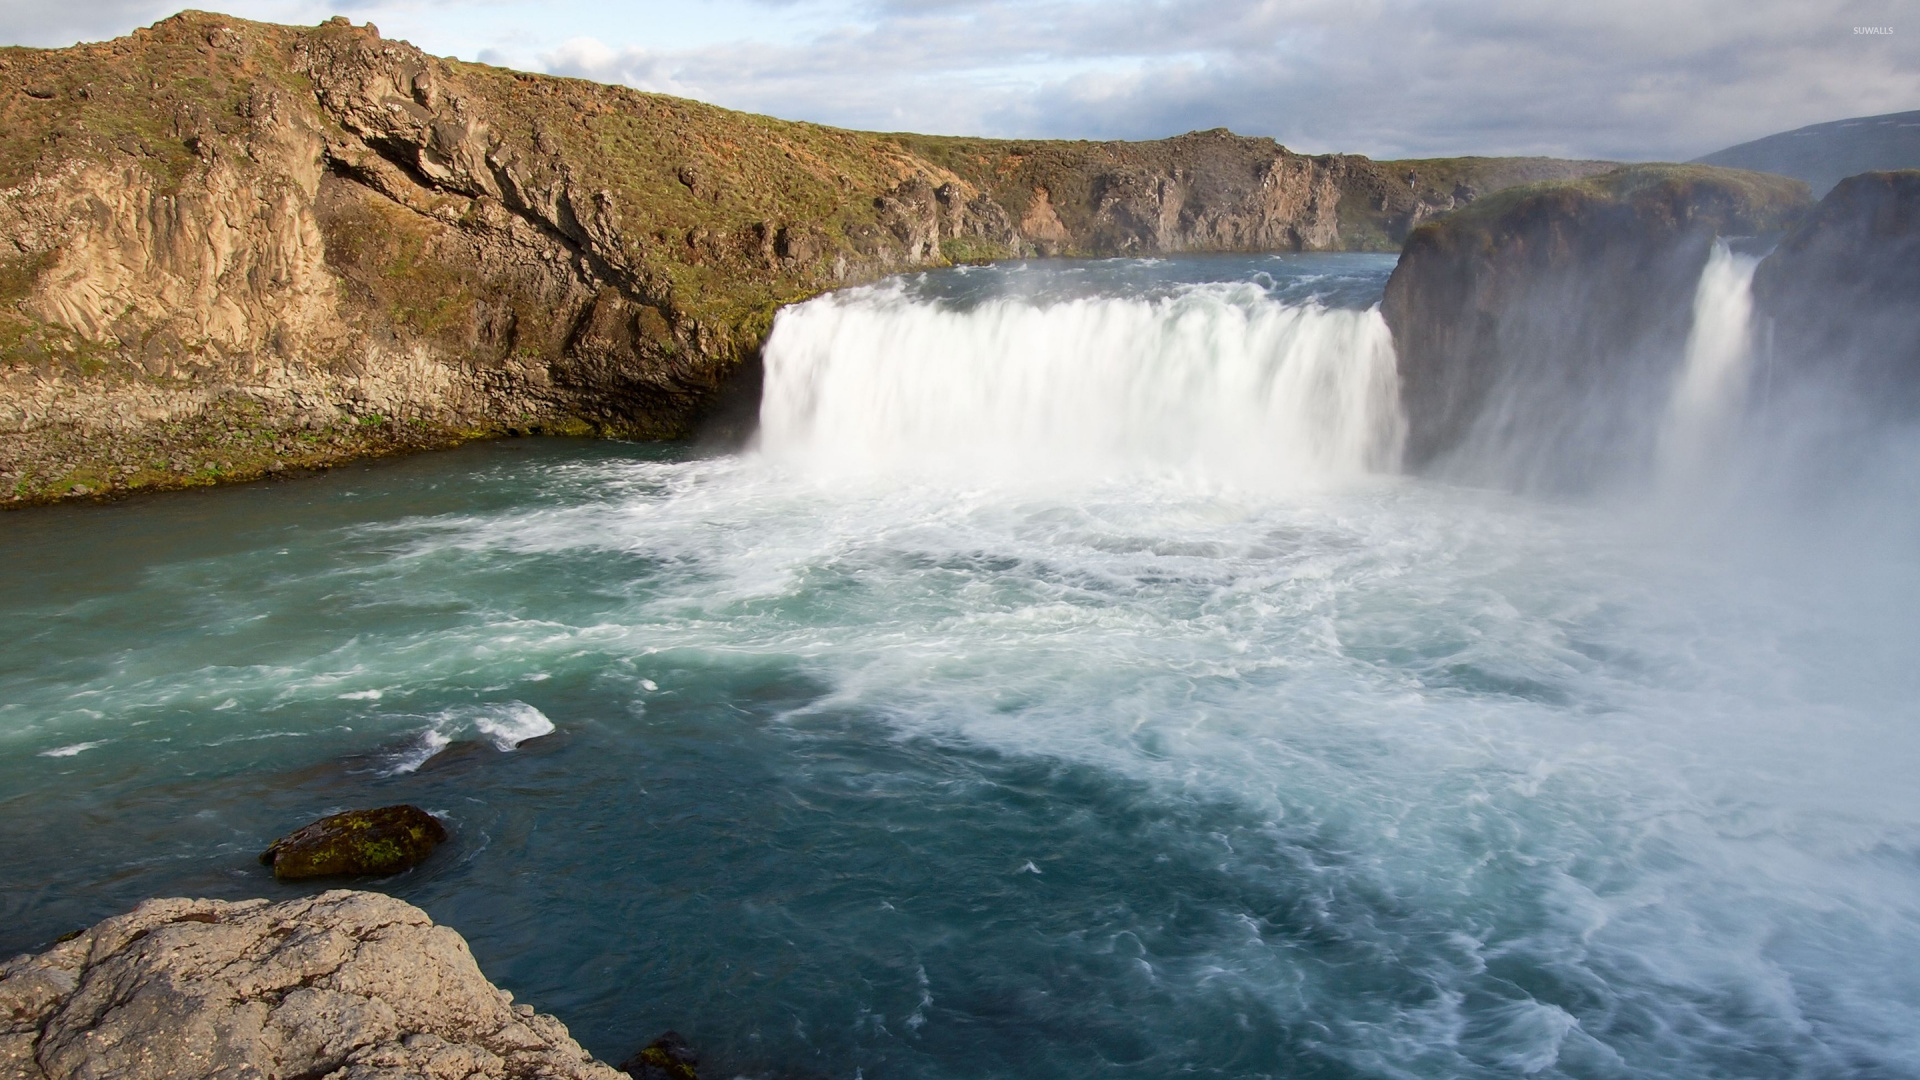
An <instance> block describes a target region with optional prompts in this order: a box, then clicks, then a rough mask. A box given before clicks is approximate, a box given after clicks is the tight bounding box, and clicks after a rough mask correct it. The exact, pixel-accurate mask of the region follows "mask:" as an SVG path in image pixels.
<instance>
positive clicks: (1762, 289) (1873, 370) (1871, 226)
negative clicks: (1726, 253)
mask: <svg viewBox="0 0 1920 1080" xmlns="http://www.w3.org/2000/svg"><path fill="white" fill-rule="evenodd" d="M1753 293H1754V307H1755V311H1756V313H1757V314H1759V315H1760V316H1761V317H1763V318H1764V319H1766V320H1767V324H1766V325H1767V327H1768V330H1769V331H1770V332H1768V333H1766V334H1765V335H1764V340H1765V341H1766V342H1767V344H1768V347H1769V349H1770V353H1771V355H1770V356H1769V357H1768V358H1767V359H1768V362H1769V365H1770V368H1771V374H1772V375H1773V376H1774V377H1775V378H1776V379H1778V380H1780V381H1781V382H1782V383H1785V384H1788V386H1789V387H1792V386H1796V385H1797V386H1798V387H1799V388H1803V389H1815V390H1816V392H1824V393H1832V392H1841V393H1846V394H1848V395H1849V398H1850V400H1849V401H1848V403H1847V409H1848V410H1849V411H1850V412H1853V413H1854V414H1855V415H1862V412H1861V411H1862V410H1864V414H1865V415H1876V416H1878V417H1880V418H1888V419H1891V418H1898V419H1912V418H1914V417H1916V416H1920V171H1903V172H1874V173H1866V174H1864V175H1860V176H1854V177H1850V178H1848V179H1845V180H1842V181H1840V183H1839V184H1838V186H1836V187H1835V188H1834V189H1833V190H1832V191H1831V192H1829V193H1828V194H1827V196H1826V198H1824V199H1822V200H1820V204H1819V205H1818V206H1816V207H1815V208H1814V209H1813V211H1812V213H1810V214H1808V215H1807V216H1806V217H1805V218H1803V219H1802V220H1801V221H1800V223H1799V224H1798V225H1796V226H1795V227H1794V228H1793V230H1792V231H1790V232H1789V233H1787V235H1786V237H1785V238H1784V239H1782V240H1781V242H1780V244H1779V246H1778V247H1777V248H1775V249H1774V251H1773V253H1772V254H1770V255H1768V256H1767V258H1766V259H1765V260H1763V261H1762V262H1761V264H1760V266H1759V268H1758V269H1757V270H1755V271H1754V275H1753Z"/></svg>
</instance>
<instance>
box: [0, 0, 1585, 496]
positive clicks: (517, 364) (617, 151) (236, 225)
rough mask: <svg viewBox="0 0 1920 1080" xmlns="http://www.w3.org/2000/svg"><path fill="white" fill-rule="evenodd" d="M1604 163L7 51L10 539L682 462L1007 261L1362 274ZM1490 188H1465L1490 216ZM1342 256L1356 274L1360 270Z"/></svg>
mask: <svg viewBox="0 0 1920 1080" xmlns="http://www.w3.org/2000/svg"><path fill="white" fill-rule="evenodd" d="M1595 167H1597V165H1596V163H1580V162H1571V163H1570V162H1541V161H1521V162H1505V163H1503V162H1499V161H1490V160H1487V159H1458V160H1454V161H1447V162H1424V163H1404V164H1401V165H1392V164H1387V165H1383V164H1379V163H1374V162H1371V161H1368V160H1367V159H1365V158H1357V157H1341V156H1325V157H1304V156H1301V155H1298V154H1293V153H1291V152H1289V151H1287V150H1286V149H1285V148H1283V147H1281V146H1279V145H1278V144H1276V143H1274V142H1273V141H1272V140H1270V139H1244V138H1239V137H1236V136H1233V135H1230V134H1228V133H1225V132H1205V133H1196V134H1193V135H1188V136H1182V137H1180V138H1178V139H1169V140H1164V141H1162V142H1157V143H1047V142H1007V141H987V140H969V139H933V138H924V137H918V136H883V135H872V134H864V133H858V132H849V131H840V130H836V129H832V128H824V127H819V126H816V125H810V124H800V123H788V122H784V121H779V120H772V119H768V118H765V117H759V116H751V115H746V114H741V113H734V112H729V111H727V110H724V109H718V108H713V107H711V106H706V105H701V104H698V103H696V102H690V101H684V100H679V99H675V98H669V97H663V96H660V95H655V94H643V93H639V92H635V91H631V90H626V89H622V88H618V87H608V86H601V85H597V84H593V83H586V82H580V81H577V80H570V79H559V78H551V77H546V76H534V75H526V74H522V73H516V72H511V71H505V70H501V69H496V68H489V67H485V66H481V65H474V64H465V63H460V62H457V61H452V60H444V59H438V58H435V57H431V56H427V55H425V54H424V53H422V52H420V51H419V50H418V49H415V48H413V47H412V46H409V45H406V44H404V43H400V42H390V41H384V40H382V39H381V38H380V37H379V35H378V33H377V32H376V31H374V30H373V29H372V28H370V27H366V28H358V27H354V26H351V25H349V24H347V23H345V22H344V21H343V20H335V21H333V22H330V23H327V24H325V25H322V26H320V27H318V28H311V29H303V28H291V27H280V26H272V25H264V24H258V23H249V22H244V21H242V20H238V19H231V18H227V17H224V16H218V15H208V14H201V13H192V12H189V13H186V14H183V15H180V16H176V17H175V18H172V19H168V20H166V21H165V22H162V23H159V24H157V25H155V26H154V27H152V28H150V29H147V30H142V31H138V32H136V33H134V34H132V35H130V36H128V37H126V38H121V39H119V40H116V41H112V42H107V43H102V44H98V45H83V46H76V47H74V48H71V49H63V50H55V51H40V50H29V49H19V48H14V49H0V505H6V504H8V503H12V504H21V503H26V502H37V501H45V500H48V499H54V498H60V497H64V496H70V495H86V494H97V493H101V492H117V491H124V490H130V489H135V488H143V487H167V486H183V485H189V484H199V483H209V482H214V481H218V480H225V479H234V478H246V477H251V476H258V475H261V474H262V473H264V472H271V471H275V470H278V469H280V468H283V467H286V466H301V465H318V464H325V463H328V462H331V461H336V460H341V459H344V458H348V457H353V456H357V455H361V454H368V453H380V452H386V451H390V450H395V449H404V448H409V447H414V446H426V445H438V444H444V443H448V442H452V441H457V440H459V439H462V438H468V437H473V436H476V435H485V434H492V433H502V432H507V431H511V430H516V429H519V430H540V431H561V432H569V431H570V432H582V433H584V432H601V433H616V434H626V435H633V436H640V437H678V436H684V435H686V434H688V433H689V432H690V431H691V430H692V428H693V426H694V424H695V423H696V421H698V420H699V418H701V417H702V416H703V415H705V414H707V413H708V412H710V411H711V410H712V409H713V407H714V406H715V404H716V403H717V402H719V401H720V400H721V399H722V398H723V396H724V395H725V394H726V393H727V392H728V388H729V387H730V386H735V385H744V386H745V387H746V389H745V393H746V394H747V395H751V393H752V389H751V382H752V379H753V377H754V372H755V367H756V364H755V358H756V356H757V351H758V348H759V345H760V343H761V341H762V340H763V338H764V336H765V333H766V330H767V328H768V326H769V325H770V323H771V320H772V316H773V312H774V311H775V310H776V309H777V308H778V307H779V306H780V305H781V304H783V303H787V302H791V301H793V300H796V299H799V298H801V297H805V296H808V295H811V294H813V293H816V292H819V291H821V290H823V289H827V288H831V287H834V286H836V285H840V284H846V283H851V282H855V281H860V280H866V279H871V278H873V277H876V276H879V275H882V274H885V273H889V272H892V271H896V270H900V269H907V268H912V267H918V266H928V265H942V264H945V263H947V262H949V261H953V260H969V259H988V258H1000V257H1008V256H1017V255H1024V254H1084V255H1096V254H1118V253H1137V254H1148V253H1156V252H1171V251H1222V250H1271V249H1281V250H1292V249H1302V248H1306V249H1328V248H1341V247H1346V246H1361V247H1376V248H1377V247H1382V246H1386V245H1391V244H1392V243H1394V242H1396V241H1397V239H1398V237H1399V235H1400V234H1403V233H1404V231H1405V230H1406V229H1407V228H1409V227H1411V225H1413V224H1415V223H1417V222H1418V221H1419V220H1421V219H1422V218H1423V217H1425V216H1428V215H1431V214H1433V213H1436V212H1440V211H1443V210H1445V209H1447V208H1450V207H1452V206H1455V205H1458V204H1459V203H1462V202H1464V201H1467V200H1469V199H1471V198H1472V197H1474V196H1475V195H1477V194H1481V193H1483V192H1484V191H1485V190H1491V189H1492V188H1494V187H1497V186H1499V185H1500V184H1502V183H1506V182H1517V181H1518V180H1523V179H1538V178H1540V177H1541V176H1542V175H1546V174H1551V175H1562V174H1570V173H1571V174H1579V173H1583V172H1587V171H1591V170H1592V169H1593V168H1595ZM1476 184H1477V185H1478V187H1476V186H1475V185H1476ZM1349 238H1351V240H1349Z"/></svg>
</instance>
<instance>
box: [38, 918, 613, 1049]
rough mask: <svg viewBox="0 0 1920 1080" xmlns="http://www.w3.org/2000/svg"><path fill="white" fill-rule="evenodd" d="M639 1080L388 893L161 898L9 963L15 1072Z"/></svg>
mask: <svg viewBox="0 0 1920 1080" xmlns="http://www.w3.org/2000/svg"><path fill="white" fill-rule="evenodd" d="M188 1076H231V1077H247V1076H255V1077H314V1078H319V1077H326V1078H328V1080H376V1078H381V1077H400V1076H407V1077H423V1076H436V1077H437V1076H447V1077H466V1078H470V1080H506V1078H509V1077H511V1078H514V1080H534V1078H541V1080H625V1074H623V1073H620V1072H617V1071H615V1070H614V1069H613V1068H611V1067H610V1066H607V1065H605V1064H602V1063H601V1062H598V1061H595V1060H594V1059H593V1058H592V1057H590V1056H589V1055H588V1054H587V1053H586V1051H584V1050H582V1049H581V1048H580V1046H579V1044H578V1043H576V1042H574V1041H573V1039H572V1038H571V1037H570V1036H569V1035H568V1034H567V1029H566V1027H565V1026H564V1025H562V1024H561V1023H560V1022H559V1021H558V1020H555V1019H554V1018H553V1017H551V1016H545V1015H541V1014H539V1013H536V1012H534V1011H533V1009H531V1008H529V1007H528V1006H525V1005H515V1004H514V1003H513V995H511V994H509V993H506V992H505V991H502V990H499V989H497V988H495V987H494V985H493V984H492V983H490V982H488V981H487V979H486V977H485V976H484V975H482V974H481V973H480V969H479V967H477V966H476V965H475V964H474V962H473V955H472V954H471V953H470V952H469V951H468V950H467V944H466V942H465V941H464V940H462V939H461V937H460V935H459V934H457V933H455V932H454V931H452V930H450V929H448V928H446V927H444V926H435V925H434V924H433V922H432V920H430V919H428V918H427V916H426V914H425V913H424V912H422V911H421V910H420V909H418V908H416V907H413V906H412V905H410V904H407V903H404V902H402V901H400V900H395V899H393V898H392V897H388V896H382V895H380V894H378V893H366V892H350V891H346V890H338V891H334V892H328V893H323V894H321V895H319V896H315V897H310V898H307V899H302V900H289V901H287V902H285V903H280V904H269V903H268V902H267V901H265V900H247V901H240V902H237V903H230V902H227V901H221V900H149V901H147V902H146V903H144V904H141V905H140V906H139V907H138V908H135V909H134V910H133V911H132V912H131V913H129V914H126V915H122V916H119V917H117V918H112V919H108V920H106V921H105V922H102V923H100V924H98V925H96V926H94V927H92V928H90V929H88V930H83V931H81V932H80V933H79V934H77V935H75V936H74V937H72V938H71V939H69V940H66V941H62V942H60V943H59V944H57V945H55V946H53V947H52V948H50V949H48V950H47V951H46V952H44V953H41V954H39V955H37V956H22V957H18V958H16V959H14V960H13V961H11V962H10V963H7V964H6V965H5V966H3V967H0V1077H5V1078H6V1080H86V1078H94V1077H114V1078H116V1080H148V1078H151V1080H161V1078H174V1077H188Z"/></svg>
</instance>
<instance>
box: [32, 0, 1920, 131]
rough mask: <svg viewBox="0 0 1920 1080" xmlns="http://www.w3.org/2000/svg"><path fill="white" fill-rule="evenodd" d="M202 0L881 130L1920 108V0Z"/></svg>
mask: <svg viewBox="0 0 1920 1080" xmlns="http://www.w3.org/2000/svg"><path fill="white" fill-rule="evenodd" d="M203 2H205V3H208V4H217V5H218V6H219V9H220V10H222V11H224V12H225V13H227V14H231V15H237V16H240V17H243V18H249V19H259V20H263V21H268V22H282V23H306V24H312V23H318V22H321V21H323V20H324V19H326V18H328V17H330V16H332V15H336V14H340V15H346V16H347V17H348V18H350V19H352V20H353V21H354V22H356V23H364V22H373V23H374V24H376V25H377V26H379V28H380V30H381V33H382V34H384V35H386V36H387V37H393V38H404V39H406V40H408V41H411V42H413V43H414V44H416V45H418V46H420V47H421V48H423V49H426V50H427V51H428V52H431V53H434V54H437V55H442V56H457V57H459V58H461V59H463V60H478V61H483V62H486V63H493V64H500V65H504V66H508V67H514V68H520V69H523V70H528V71H544V72H552V73H556V74H563V75H574V76H579V77H582V78H589V79H596V80H599V81H602V82H618V83H626V84H628V85H631V86H635V87H638V88H641V89H644V90H654V91H660V92H664V93H671V94H679V95H683V96H686V97H692V98H698V99H700V100H702V101H709V102H713V103H714V104H717V105H723V106H727V107H730V108H736V109H745V110H749V111H752V112H759V113H769V114H772V115H775V116H780V117H785V118H787V119H793V120H811V121H817V122H821V123H828V124H836V125H839V126H842V127H851V128H862V129H868V130H881V131H920V132H926V133H931V134H954V135H988V136H1004V137H1020V138H1087V139H1110V138H1119V139H1151V138H1160V137H1164V136H1167V135H1176V134H1179V133H1181V132H1184V131H1194V130H1202V129H1206V128H1214V127H1228V128H1232V129H1233V130H1234V131H1237V132H1239V133H1241V134H1244V135H1271V136H1273V137H1274V138H1276V139H1279V140H1280V141H1281V142H1282V143H1284V144H1286V145H1287V146H1289V147H1291V148H1293V149H1295V150H1300V151H1304V152H1307V153H1323V152H1328V151H1346V152H1353V153H1365V154H1370V155H1373V156H1375V157H1420V156H1442V155H1454V154H1550V155H1554V156H1559V157H1593V158H1609V159H1616V160H1629V161H1632V160H1687V159H1690V158H1694V157H1697V156H1699V155H1701V154H1705V153H1708V152H1711V151H1713V150H1717V149H1720V148H1722V147H1724V146H1728V145H1731V144H1733V143H1737V142H1743V141H1746V140H1748V139H1753V138H1758V137H1760V136H1762V135H1768V134H1772V133H1774V132H1777V131H1783V130H1787V129H1790V128H1795V127H1799V126H1802V125H1804V124H1811V123H1819V122H1822V121H1827V120H1836V119H1841V118H1843V117H1849V116H1866V115H1873V114H1877V113H1888V112H1901V111H1906V110H1910V109H1920V0H1859V2H1850V0H1610V2H1609V0H1600V2H1593V0H1584V2H1582V0H1575V2H1563V3H1545V2H1538V0H1535V2H1527V0H1479V2H1471V0H630V2H625V3H618V2H609V0H598V2H594V0H548V2H536V0H203ZM176 10H178V0H175V2H174V3H167V2H155V0H66V2H59V0H0V42H5V43H11V44H22V45H37V46H60V45H69V44H72V43H73V42H75V41H82V40H88V41H92V40H101V39H105V38H111V37H116V36H118V35H120V34H124V33H126V32H127V31H128V30H131V29H133V28H134V27H137V26H143V25H146V24H148V23H151V22H154V21H156V20H158V19H161V18H164V17H166V16H167V15H169V14H172V13H173V12H174V11H176ZM1862 31H1867V32H1862ZM1885 31H1890V32H1885Z"/></svg>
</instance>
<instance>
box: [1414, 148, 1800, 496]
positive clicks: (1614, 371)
mask: <svg viewBox="0 0 1920 1080" xmlns="http://www.w3.org/2000/svg"><path fill="white" fill-rule="evenodd" d="M1810 201H1811V200H1810V197H1809V194H1808V191H1807V186H1806V184H1804V183H1802V182H1801V181H1798V180H1790V179H1787V178H1785V177H1778V176H1766V175H1763V174H1759V173H1746V172H1737V171H1734V170H1731V169H1715V168H1709V167H1706V166H1699V165H1635V166H1628V167H1626V168H1622V169H1617V170H1615V171H1613V172H1610V173H1606V174H1604V175H1601V176H1596V177H1590V178H1587V179H1584V180H1574V181H1565V182H1557V183H1547V184H1534V185H1530V186H1527V187H1520V188H1513V189H1510V190H1508V191H1504V192H1500V193H1499V194H1496V195H1492V196H1488V197H1485V198H1482V199H1479V200H1477V201H1476V202H1474V203H1473V204H1472V205H1471V206H1469V207H1467V208H1466V209H1464V210H1461V211H1458V212H1456V213H1454V214H1451V215H1449V216H1447V217H1445V218H1442V219H1440V220H1438V221H1435V222H1430V223H1428V224H1425V225H1422V226H1420V227H1419V228H1418V229H1415V230H1414V232H1413V233H1412V235H1410V236H1409V237H1408V238H1407V243H1406V247H1405V248H1404V249H1403V250H1402V252H1401V254H1400V262H1399V264H1398V265H1397V266H1396V267H1395V268H1394V271H1393V277H1392V278H1391V279H1389V281H1388V283H1387V290H1386V297H1385V299H1384V300H1383V302H1382V313H1383V314H1384V315H1385V316H1386V320H1387V324H1388V326H1389V327H1390V328H1391V329H1392V330H1393V338H1394V346H1395V351H1396V353H1397V354H1398V361H1399V366H1400V380H1401V403H1402V406H1403V407H1404V409H1405V411H1406V416H1407V424H1408V433H1407V448H1406V463H1407V464H1408V465H1409V466H1411V467H1413V468H1416V469H1427V470H1429V471H1439V472H1443V473H1446V474H1448V475H1451V476H1453V477H1455V478H1457V479H1461V480H1465V481H1468V482H1472V483H1492V484H1498V485H1502V486H1508V487H1517V488H1534V489H1549V490H1568V489H1581V488H1587V487H1592V486H1595V485H1596V484H1598V483H1601V482H1604V481H1605V480H1607V479H1609V478H1610V477H1609V474H1608V471H1609V470H1612V469H1618V468H1629V469H1630V468H1632V467H1634V466H1635V465H1636V463H1637V462H1638V461H1639V460H1640V459H1642V458H1643V457H1644V456H1645V455H1646V454H1648V453H1649V452H1650V451H1651V447H1652V436H1653V430H1652V427H1653V423H1652V422H1653V421H1657V418H1658V417H1659V415H1660V411H1661V409H1662V407H1663V405H1664V402H1665V398H1666V395H1667V394H1668V392H1669V390H1670V388H1671V386H1672V382H1673V377H1674V373H1675V371H1676V370H1677V368H1678V366H1679V363H1680V360H1681V357H1682V356H1683V354H1684V351H1685V345H1686V339H1687V333H1688V330H1689V328H1690V327H1691V325H1692V321H1693V320H1692V308H1693V301H1694V295H1695V292H1696V290H1697V288H1698V285H1699V281H1700V273H1701V270H1702V269H1703V268H1704V267H1705V266H1706V263H1707V257H1708V255H1709V253H1710V251H1711V248H1712V244H1713V241H1714V239H1715V238H1716V237H1734V236H1751V235H1755V234H1763V233H1776V232H1779V231H1780V230H1782V229H1785V228H1787V227H1788V226H1790V225H1791V224H1792V223H1793V222H1794V220H1795V219H1796V218H1798V216H1799V215H1800V214H1801V213H1803V212H1804V211H1805V210H1806V208H1807V205H1808V204H1809V202H1810Z"/></svg>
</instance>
